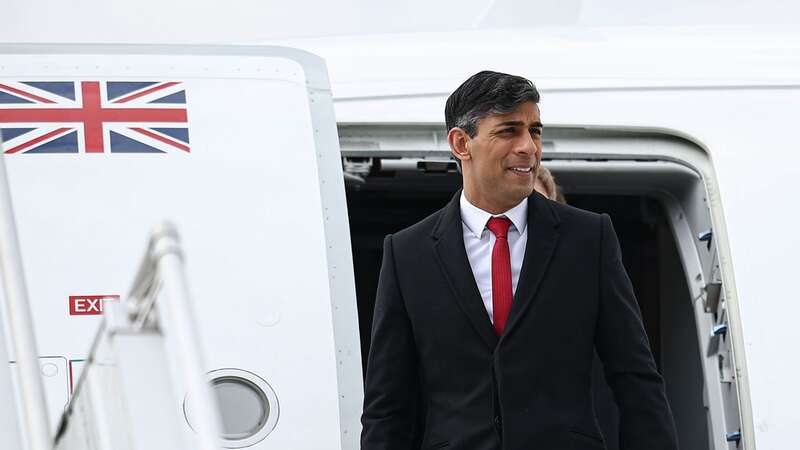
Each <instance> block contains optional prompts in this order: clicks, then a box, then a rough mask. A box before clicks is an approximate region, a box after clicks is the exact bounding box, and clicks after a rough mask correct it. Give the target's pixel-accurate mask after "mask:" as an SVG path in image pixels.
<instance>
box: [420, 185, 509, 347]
mask: <svg viewBox="0 0 800 450" xmlns="http://www.w3.org/2000/svg"><path fill="white" fill-rule="evenodd" d="M460 198H461V191H460V190H459V191H458V192H456V195H455V196H454V197H453V199H452V200H450V203H448V204H447V206H445V209H444V210H443V211H442V215H441V217H440V219H439V222H438V223H437V224H436V226H435V227H434V231H433V233H432V235H431V237H432V239H433V240H434V244H433V251H434V254H435V255H436V260H437V262H438V263H439V265H440V266H441V267H442V271H443V273H444V274H445V277H446V278H447V282H448V284H449V285H450V288H451V289H452V290H453V294H454V295H455V298H456V301H457V303H458V306H459V307H460V308H461V310H462V311H463V312H464V314H466V315H467V318H468V319H469V321H470V323H471V324H472V327H473V328H474V329H475V331H476V332H477V333H478V335H480V337H481V339H482V340H483V341H484V342H485V343H486V345H487V346H488V347H489V348H490V349H492V350H494V348H495V346H496V345H497V340H498V339H497V336H496V335H495V334H494V328H493V327H492V323H491V321H490V320H489V316H488V314H487V313H486V307H485V306H484V305H483V299H482V298H481V294H480V291H478V285H477V284H476V283H475V276H474V275H473V273H472V268H471V267H470V265H469V259H468V258H467V251H466V249H465V248H464V231H463V228H462V225H461V207H460V203H459V200H460Z"/></svg>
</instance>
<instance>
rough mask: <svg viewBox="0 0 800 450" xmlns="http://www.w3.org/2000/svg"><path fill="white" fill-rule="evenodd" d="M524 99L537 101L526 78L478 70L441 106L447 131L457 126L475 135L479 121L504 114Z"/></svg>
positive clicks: (537, 93)
mask: <svg viewBox="0 0 800 450" xmlns="http://www.w3.org/2000/svg"><path fill="white" fill-rule="evenodd" d="M525 102H534V103H539V91H537V90H536V86H534V85H533V83H531V82H530V80H528V79H527V78H523V77H518V76H516V75H509V74H507V73H500V72H492V71H489V70H484V71H483V72H478V73H476V74H475V75H473V76H471V77H469V79H468V80H467V81H465V82H464V83H463V84H461V86H459V87H458V89H456V90H455V91H453V93H452V94H450V97H448V98H447V103H446V104H445V107H444V121H445V124H446V125H447V131H450V129H451V128H454V127H458V128H461V129H462V130H464V131H466V132H467V134H468V135H469V136H470V137H475V135H476V134H477V133H478V121H479V120H481V119H483V118H484V117H486V116H489V115H494V114H508V113H510V112H511V111H514V110H515V109H517V107H518V106H519V105H521V104H522V103H525Z"/></svg>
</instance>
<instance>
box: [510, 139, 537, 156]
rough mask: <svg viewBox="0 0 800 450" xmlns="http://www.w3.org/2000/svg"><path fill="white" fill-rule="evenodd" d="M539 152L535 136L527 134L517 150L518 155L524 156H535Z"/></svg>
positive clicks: (517, 146)
mask: <svg viewBox="0 0 800 450" xmlns="http://www.w3.org/2000/svg"><path fill="white" fill-rule="evenodd" d="M537 150H538V148H537V147H536V141H534V139H533V136H531V135H529V134H526V135H525V136H524V137H523V138H521V139H520V141H519V142H518V143H517V145H516V148H515V151H516V152H517V153H519V154H523V155H534V154H535V153H536V152H537Z"/></svg>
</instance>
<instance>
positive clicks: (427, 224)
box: [393, 208, 445, 241]
mask: <svg viewBox="0 0 800 450" xmlns="http://www.w3.org/2000/svg"><path fill="white" fill-rule="evenodd" d="M444 211H445V208H441V209H439V210H438V211H436V212H434V213H432V214H430V215H429V216H428V217H425V218H424V219H422V220H420V221H419V222H417V223H415V224H413V225H410V226H407V227H405V228H403V229H402V230H400V231H397V232H395V233H394V234H393V238H394V239H396V240H400V241H409V240H416V239H420V238H423V237H427V236H430V235H431V234H433V230H434V229H435V228H436V225H437V224H438V223H439V221H440V220H441V217H442V214H444Z"/></svg>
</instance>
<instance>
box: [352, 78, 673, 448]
mask: <svg viewBox="0 0 800 450" xmlns="http://www.w3.org/2000/svg"><path fill="white" fill-rule="evenodd" d="M538 103H539V93H538V92H537V90H536V88H535V87H534V86H533V84H532V83H531V82H530V81H528V80H527V79H525V78H521V77H518V76H513V75H508V74H503V73H497V72H488V71H485V72H480V73H478V74H475V75H474V76H472V77H471V78H469V79H468V80H467V81H465V82H464V83H463V84H462V85H461V86H460V87H459V88H458V89H456V90H455V91H454V92H453V93H452V95H450V97H449V98H448V99H447V104H446V107H445V121H446V124H447V128H448V130H449V132H448V141H449V143H450V148H451V150H452V153H453V155H454V156H455V157H456V158H458V159H459V161H460V163H461V165H462V171H463V180H464V188H463V190H461V191H460V192H457V193H456V194H455V195H454V196H453V199H452V200H451V201H450V202H449V203H448V204H447V205H446V206H445V207H444V208H443V209H441V210H439V211H438V212H436V213H434V214H433V215H431V216H429V217H427V218H425V219H423V220H422V221H420V222H418V223H417V224H415V225H412V226H411V227H408V228H406V229H404V230H402V231H400V232H398V233H395V234H393V235H388V236H386V239H385V240H384V254H383V263H382V267H381V273H380V281H379V283H378V292H377V298H376V305H375V313H374V319H373V327H372V345H371V348H370V351H369V357H368V363H367V374H366V380H365V392H364V411H363V415H362V424H363V430H362V434H361V448H362V449H363V450H378V449H381V450H390V449H398V450H399V449H403V450H406V449H411V448H422V449H443V448H447V449H452V450H490V449H491V450H494V449H503V450H531V449H536V450H550V449H553V450H562V449H573V450H581V449H586V450H589V449H601V448H604V444H603V440H602V436H601V435H600V432H599V431H598V429H597V424H596V423H597V422H596V419H595V416H594V412H593V408H592V396H591V369H592V357H593V354H594V349H595V348H596V349H597V353H598V354H599V355H600V357H601V358H602V360H603V363H604V367H605V373H606V377H607V380H608V382H609V385H610V386H611V387H612V389H613V391H614V394H615V398H616V400H617V403H618V404H619V410H620V444H621V447H622V448H624V449H626V450H674V449H676V448H677V444H676V436H675V428H674V423H673V418H672V415H671V412H670V408H669V405H668V403H667V399H666V396H665V393H664V383H663V380H662V378H661V376H660V375H659V373H658V372H657V370H656V365H655V363H654V362H653V357H652V355H651V352H650V348H649V345H648V341H647V336H646V335H645V332H644V328H643V326H642V320H641V317H640V312H639V309H638V306H637V304H636V299H635V297H634V294H633V290H632V287H631V283H630V281H629V279H628V277H627V274H626V273H625V269H624V268H623V266H622V262H621V261H620V249H619V244H618V241H617V237H616V235H615V233H614V229H613V227H612V224H611V221H610V219H609V217H608V216H607V215H605V214H602V215H598V214H594V213H590V212H587V211H583V210H580V209H576V208H572V207H569V206H566V205H562V204H559V203H556V202H551V201H547V200H546V199H545V198H544V197H543V196H541V195H540V194H538V193H535V192H534V180H535V177H536V172H537V169H538V168H539V163H540V159H541V151H542V143H541V135H542V123H541V119H540V114H539V106H538Z"/></svg>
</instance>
